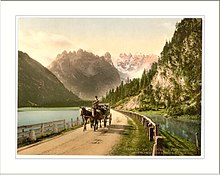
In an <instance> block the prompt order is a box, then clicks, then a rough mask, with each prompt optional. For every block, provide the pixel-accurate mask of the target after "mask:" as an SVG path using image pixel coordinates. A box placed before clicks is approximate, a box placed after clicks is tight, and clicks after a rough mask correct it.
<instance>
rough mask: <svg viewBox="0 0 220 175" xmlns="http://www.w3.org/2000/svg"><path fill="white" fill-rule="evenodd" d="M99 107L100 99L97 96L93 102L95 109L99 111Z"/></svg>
mask: <svg viewBox="0 0 220 175" xmlns="http://www.w3.org/2000/svg"><path fill="white" fill-rule="evenodd" d="M98 107H99V99H98V97H97V96H95V100H94V101H93V108H94V109H98Z"/></svg>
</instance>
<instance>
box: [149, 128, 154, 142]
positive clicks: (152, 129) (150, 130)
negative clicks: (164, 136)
mask: <svg viewBox="0 0 220 175" xmlns="http://www.w3.org/2000/svg"><path fill="white" fill-rule="evenodd" d="M148 137H149V140H150V141H152V140H153V137H154V127H152V126H150V127H149V132H148Z"/></svg>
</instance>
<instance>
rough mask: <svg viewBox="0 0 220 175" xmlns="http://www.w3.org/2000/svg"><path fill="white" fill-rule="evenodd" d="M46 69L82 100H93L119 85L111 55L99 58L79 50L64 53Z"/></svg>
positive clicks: (107, 54) (117, 74) (118, 77)
mask: <svg viewBox="0 0 220 175" xmlns="http://www.w3.org/2000/svg"><path fill="white" fill-rule="evenodd" d="M48 69H49V70H50V71H51V72H53V73H54V74H55V75H56V76H57V77H58V78H59V80H60V81H61V82H62V83H63V84H64V85H65V87H66V88H68V89H69V90H70V91H72V92H76V93H77V94H78V95H79V97H80V98H82V99H93V98H94V96H95V95H97V96H99V97H100V96H103V95H105V93H106V92H107V91H108V90H109V89H112V88H114V87H116V86H117V85H119V84H120V76H119V73H118V70H117V69H116V68H115V67H114V65H113V63H112V60H111V55H110V54H109V53H108V52H107V53H106V54H105V56H102V57H99V56H97V55H94V54H93V53H89V52H86V51H83V50H82V49H79V50H78V51H77V52H75V51H74V52H69V53H67V52H66V51H64V52H63V53H62V54H59V55H57V58H56V60H54V61H53V62H52V63H51V65H50V66H49V67H48Z"/></svg>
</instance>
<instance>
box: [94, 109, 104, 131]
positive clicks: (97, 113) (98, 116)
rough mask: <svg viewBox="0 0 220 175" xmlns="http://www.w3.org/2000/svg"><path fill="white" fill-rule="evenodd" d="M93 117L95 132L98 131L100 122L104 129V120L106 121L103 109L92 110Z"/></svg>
mask: <svg viewBox="0 0 220 175" xmlns="http://www.w3.org/2000/svg"><path fill="white" fill-rule="evenodd" d="M92 117H93V119H94V131H95V130H97V129H98V121H99V122H100V128H101V127H102V124H101V123H102V120H103V119H105V115H104V111H103V110H102V109H95V108H92Z"/></svg>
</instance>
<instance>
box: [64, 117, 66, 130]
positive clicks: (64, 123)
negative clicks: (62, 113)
mask: <svg viewBox="0 0 220 175" xmlns="http://www.w3.org/2000/svg"><path fill="white" fill-rule="evenodd" d="M64 129H66V120H65V119H64Z"/></svg>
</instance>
